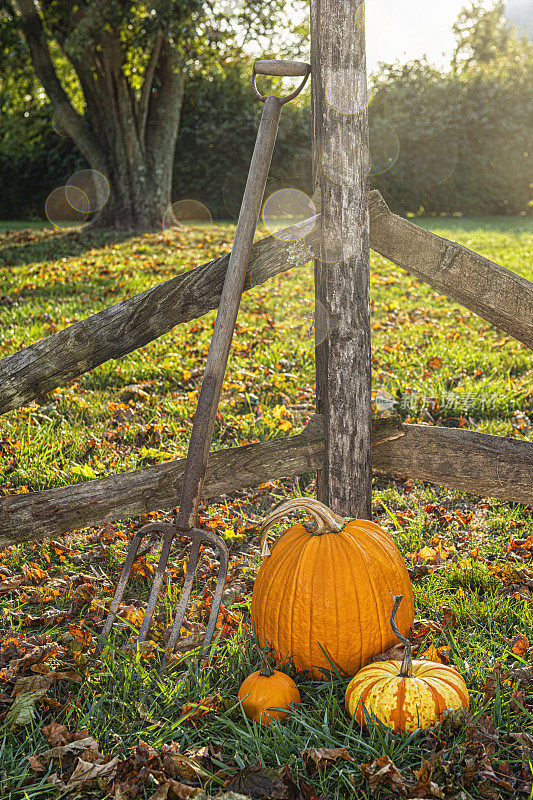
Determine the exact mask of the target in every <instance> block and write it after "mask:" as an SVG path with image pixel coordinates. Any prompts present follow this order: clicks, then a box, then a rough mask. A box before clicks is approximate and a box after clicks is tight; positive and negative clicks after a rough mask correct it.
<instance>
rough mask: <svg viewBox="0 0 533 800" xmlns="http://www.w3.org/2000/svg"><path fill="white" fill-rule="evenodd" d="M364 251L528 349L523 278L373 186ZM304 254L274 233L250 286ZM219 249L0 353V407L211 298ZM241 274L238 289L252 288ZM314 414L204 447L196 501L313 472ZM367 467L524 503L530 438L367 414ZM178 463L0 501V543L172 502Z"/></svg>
mask: <svg viewBox="0 0 533 800" xmlns="http://www.w3.org/2000/svg"><path fill="white" fill-rule="evenodd" d="M370 245H371V247H372V249H373V250H375V251H376V252H378V253H380V254H381V255H383V256H385V257H387V258H388V259H390V260H391V261H393V262H394V263H395V264H397V265H399V266H400V267H403V268H404V269H405V270H407V271H408V272H410V273H412V274H413V275H416V277H417V278H418V279H420V280H422V281H424V282H426V283H428V284H430V285H431V286H433V287H434V288H436V289H438V291H439V292H442V293H445V294H447V295H448V296H449V297H451V298H453V299H454V300H456V301H457V302H458V303H460V304H461V305H463V306H465V307H466V308H469V309H471V310H472V311H475V312H476V313H477V314H478V315H479V316H481V317H483V318H484V319H485V320H487V321H488V322H490V323H492V324H494V325H496V326H497V327H499V328H500V329H501V330H502V331H504V332H505V333H507V334H509V335H511V336H513V337H514V338H516V339H518V340H519V341H521V342H523V343H524V344H525V345H527V346H528V347H530V348H531V347H532V346H533V283H531V282H529V281H527V280H526V279H524V278H522V277H520V276H519V275H516V274H515V273H513V272H510V271H509V270H507V269H505V268H504V267H502V266H500V265H498V264H495V263H494V262H492V261H490V260H489V259H487V258H484V257H483V256H480V255H478V254H477V253H474V252H472V251H471V250H468V249H467V248H466V247H463V246H461V245H459V244H456V243H454V242H449V241H447V240H446V239H443V238H441V237H439V236H436V235H435V234H433V233H430V232H428V231H426V230H424V229H422V228H419V227H418V226H417V225H415V224H413V223H411V222H409V221H407V220H405V219H402V218H401V217H398V216H396V215H395V214H392V213H391V212H390V211H389V209H388V208H387V206H386V204H385V202H384V201H383V199H382V198H381V196H380V194H379V193H378V192H372V193H371V202H370ZM308 261H309V251H308V250H307V248H306V247H305V245H304V244H303V243H302V242H301V241H299V240H298V241H287V240H284V239H282V238H275V237H273V236H269V237H266V238H264V239H262V240H261V241H259V242H257V243H256V244H255V245H254V248H253V258H252V262H251V265H250V273H251V272H252V271H253V276H254V284H261V283H264V282H265V281H267V280H268V279H269V278H271V277H273V276H274V275H277V274H279V273H281V272H285V271H287V270H288V269H293V268H296V267H298V266H302V265H303V264H305V263H307V262H308ZM227 263H228V255H224V256H222V257H221V258H218V259H216V260H214V261H210V262H209V263H207V264H204V265H202V266H199V267H197V268H195V269H192V270H190V271H188V272H185V273H183V274H181V275H178V276H176V277H174V278H171V279H170V280H168V281H165V282H164V283H161V284H158V285H156V286H153V287H152V288H150V289H148V290H146V291H144V292H142V293H140V294H138V295H135V296H134V297H130V298H128V299H127V300H124V301H123V302H121V303H118V304H116V305H114V306H111V307H109V308H106V309H104V310H103V311H100V312H99V313H97V314H94V315H92V316H91V317H88V318H87V319H85V320H82V321H80V322H77V323H75V324H73V325H71V326H70V327H68V328H65V329H64V330H62V331H59V332H58V333H55V334H53V335H52V336H49V337H47V338H46V339H42V340H40V341H38V342H36V343H35V344H32V345H30V346H29V347H25V348H24V349H23V350H20V351H19V352H17V353H14V354H13V355H11V356H8V357H7V358H4V359H2V360H0V413H6V412H7V411H9V410H11V409H14V408H17V407H18V406H21V405H25V404H27V403H29V402H31V401H32V400H35V399H36V398H38V397H40V396H42V395H43V394H45V393H47V392H50V391H51V390H52V389H55V388H57V387H59V386H64V385H65V384H67V383H68V382H69V381H71V380H72V379H74V378H77V377H79V376H80V375H82V374H83V373H85V372H88V371H90V370H92V369H94V368H95V367H97V366H98V365H100V364H102V363H104V362H105V361H107V360H109V359H112V358H120V357H122V356H124V355H126V354H127V353H130V352H132V351H133V350H135V349H137V348H139V347H142V346H143V345H145V344H148V342H151V341H153V340H154V339H156V338H158V337H160V336H162V335H164V334H165V333H168V331H170V330H171V329H172V328H174V327H175V326H176V325H179V324H182V323H184V322H189V321H190V320H192V319H195V318H197V317H199V316H202V315H203V314H205V313H206V312H207V311H209V310H211V309H214V308H216V307H217V305H218V300H219V298H220V293H221V290H222V284H223V281H224V275H225V270H226V267H227ZM250 273H249V277H248V280H247V286H246V289H247V290H248V289H250ZM323 427H324V426H323V418H322V417H321V415H319V414H317V415H315V416H314V417H312V419H311V420H310V422H309V423H308V424H307V426H306V428H305V429H304V430H303V431H302V433H300V434H297V435H296V436H290V437H280V438H275V439H271V440H269V441H268V442H264V443H259V444H252V445H245V446H242V447H236V448H230V449H226V450H219V451H216V452H213V453H212V454H211V457H210V461H209V469H208V473H207V477H206V481H205V485H204V497H206V498H208V497H213V496H215V495H220V494H223V493H227V492H232V491H235V490H237V489H240V488H243V487H246V486H253V485H257V484H259V483H262V482H264V481H268V480H274V479H277V478H283V477H288V476H291V475H299V474H303V473H308V472H312V471H314V470H318V469H321V467H322V465H323V460H324V452H325V441H324V430H323ZM372 463H373V467H374V469H377V470H381V471H384V472H388V473H398V474H402V475H407V476H409V477H411V478H415V479H419V480H423V481H427V482H430V483H436V484H440V485H444V486H448V487H450V488H452V489H459V490H461V491H468V492H471V493H473V494H477V495H482V496H487V497H494V498H499V499H501V500H510V501H517V502H520V503H524V504H526V505H527V504H531V503H533V444H532V443H530V442H525V441H518V440H515V439H511V438H507V437H503V436H491V435H488V434H483V433H476V432H473V431H468V430H464V429H460V428H448V427H437V426H428V425H405V424H402V423H401V422H400V421H399V419H397V418H395V417H388V418H387V417H386V418H378V419H374V420H373V421H372ZM183 464H184V461H183V460H181V459H180V460H178V461H170V462H166V463H163V464H159V465H157V466H152V467H145V468H143V469H138V470H135V471H133V472H126V473H120V474H116V475H110V476H108V477H105V478H99V479H97V480H91V481H86V482H83V483H78V484H75V485H73V486H64V487H60V488H57V489H48V490H46V491H40V492H31V493H29V494H15V495H8V496H5V497H2V498H0V547H6V546H8V545H10V544H14V543H18V542H23V541H31V540H36V539H39V538H42V537H44V536H56V535H58V534H61V533H65V532H68V531H71V530H78V529H83V528H86V527H90V526H93V525H99V524H102V523H104V522H111V521H114V520H118V519H123V518H126V517H135V516H138V515H140V514H144V513H147V512H150V511H155V510H158V509H165V508H170V507H173V506H174V505H175V503H176V497H179V490H180V485H181V476H182V472H183Z"/></svg>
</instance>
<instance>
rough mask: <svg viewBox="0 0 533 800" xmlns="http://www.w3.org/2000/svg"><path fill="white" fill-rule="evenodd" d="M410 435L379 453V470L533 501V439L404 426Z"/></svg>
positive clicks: (477, 492) (502, 497) (484, 494)
mask: <svg viewBox="0 0 533 800" xmlns="http://www.w3.org/2000/svg"><path fill="white" fill-rule="evenodd" d="M403 430H404V432H405V436H403V437H402V438H401V444H400V443H399V441H389V442H387V443H386V444H384V445H383V446H382V447H376V448H375V450H374V451H373V466H374V469H378V470H382V471H384V472H388V473H390V472H395V473H399V474H402V475H408V476H409V477H410V478H416V479H417V480H421V481H428V482H429V483H436V484H439V485H440V486H449V487H450V488H451V489H458V490H459V491H461V492H469V493H470V494H475V495H481V496H482V497H496V498H499V499H500V500H510V501H516V502H518V503H523V504H524V505H531V504H533V442H524V441H519V440H517V439H512V438H510V437H507V436H492V435H489V434H487V433H477V432H476V431H465V430H463V429H462V428H439V427H437V426H433V425H404V426H403Z"/></svg>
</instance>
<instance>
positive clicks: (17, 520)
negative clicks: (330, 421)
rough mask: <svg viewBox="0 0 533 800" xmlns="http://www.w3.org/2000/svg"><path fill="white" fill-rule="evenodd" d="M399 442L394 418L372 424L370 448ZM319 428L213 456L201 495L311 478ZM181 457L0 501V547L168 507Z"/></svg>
mask: <svg viewBox="0 0 533 800" xmlns="http://www.w3.org/2000/svg"><path fill="white" fill-rule="evenodd" d="M397 436H403V430H402V425H401V423H400V422H399V421H398V420H397V419H396V418H390V419H376V420H374V422H373V437H374V438H373V441H374V444H379V443H381V442H385V441H390V440H391V439H392V438H394V437H397ZM322 457H323V438H322V422H321V420H320V418H319V417H317V416H315V417H312V419H311V420H310V422H309V423H308V425H307V426H306V427H305V428H304V430H303V431H302V433H300V434H298V435H297V436H290V437H281V438H277V439H270V440H269V441H268V442H262V443H261V444H251V445H243V446H242V447H232V448H229V449H226V450H217V451H215V452H212V453H211V454H210V456H209V462H208V467H207V473H206V478H205V482H204V485H203V492H202V496H203V497H205V498H209V497H214V496H215V495H219V494H226V493H227V492H233V491H235V490H236V489H241V488H243V487H245V486H257V485H258V484H260V483H263V482H264V481H269V480H274V479H275V478H280V477H284V476H289V475H300V474H302V473H304V472H313V471H314V470H316V469H317V468H318V467H320V466H321V464H322ZM184 465H185V459H179V460H177V461H167V462H166V463H164V464H158V465H157V466H153V467H144V468H143V469H138V470H135V471H133V472H125V473H119V474H117V475H109V476H108V477H105V478H98V479H97V480H93V481H85V482H83V483H77V484H75V485H73V486H61V487H60V488H58V489H47V490H46V491H43V492H32V493H30V494H15V495H9V496H7V497H2V498H0V549H2V548H4V547H7V546H9V545H10V544H15V543H17V542H27V541H34V540H37V539H42V538H43V537H45V536H57V535H59V534H61V533H66V532H67V531H72V530H81V529H83V528H87V527H90V526H92V525H100V524H102V523H104V522H113V521H114V520H118V519H125V518H128V517H136V516H139V515H140V514H145V513H147V512H149V511H157V510H158V509H166V508H173V507H174V506H175V505H176V503H177V502H178V498H179V496H180V492H181V480H182V476H183V468H184Z"/></svg>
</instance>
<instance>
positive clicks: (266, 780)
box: [224, 764, 289, 800]
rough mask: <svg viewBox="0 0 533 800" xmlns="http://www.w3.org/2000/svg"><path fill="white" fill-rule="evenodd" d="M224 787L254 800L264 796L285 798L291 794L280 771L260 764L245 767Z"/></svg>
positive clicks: (278, 798) (276, 799) (279, 799)
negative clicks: (279, 773)
mask: <svg viewBox="0 0 533 800" xmlns="http://www.w3.org/2000/svg"><path fill="white" fill-rule="evenodd" d="M224 788H225V789H226V790H229V791H232V792H237V793H238V794H244V795H248V796H249V797H251V798H252V800H260V798H263V797H269V798H273V800H284V798H286V797H288V796H289V790H288V787H287V785H286V784H285V782H284V781H283V780H282V779H281V778H280V776H279V775H278V773H277V772H276V771H275V770H273V769H265V767H262V766H261V765H260V764H252V765H251V766H249V767H245V768H244V769H242V770H241V771H240V772H238V773H237V774H236V775H234V776H233V777H232V778H230V779H229V780H228V781H226V784H225V786H224Z"/></svg>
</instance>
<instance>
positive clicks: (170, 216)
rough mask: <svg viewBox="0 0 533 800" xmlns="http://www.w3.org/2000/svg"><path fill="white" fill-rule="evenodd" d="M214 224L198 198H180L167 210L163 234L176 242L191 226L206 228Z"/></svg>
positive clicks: (207, 210)
mask: <svg viewBox="0 0 533 800" xmlns="http://www.w3.org/2000/svg"><path fill="white" fill-rule="evenodd" d="M212 224H213V218H212V217H211V214H210V212H209V209H208V208H207V207H206V206H204V204H203V203H200V202H199V201H198V200H178V202H177V203H173V204H172V205H171V206H170V207H169V208H168V209H167V210H166V212H165V216H164V217H163V234H164V235H165V237H166V238H167V239H168V240H169V241H170V242H174V241H175V240H177V239H179V238H180V235H181V234H182V233H183V232H184V231H186V230H188V229H190V228H195V227H201V228H203V229H204V230H205V229H209V228H210V227H211V226H212Z"/></svg>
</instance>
